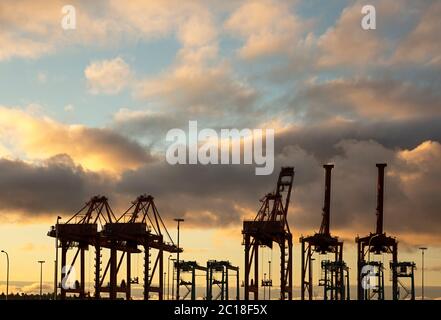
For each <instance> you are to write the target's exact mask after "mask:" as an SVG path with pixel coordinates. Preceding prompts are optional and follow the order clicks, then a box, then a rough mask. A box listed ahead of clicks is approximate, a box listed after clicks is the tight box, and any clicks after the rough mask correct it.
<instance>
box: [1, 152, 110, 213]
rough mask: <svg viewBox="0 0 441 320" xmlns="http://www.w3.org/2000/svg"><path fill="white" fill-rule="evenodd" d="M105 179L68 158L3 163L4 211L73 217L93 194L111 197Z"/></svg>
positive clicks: (2, 203)
mask: <svg viewBox="0 0 441 320" xmlns="http://www.w3.org/2000/svg"><path fill="white" fill-rule="evenodd" d="M109 181H110V180H109V179H108V178H106V177H105V176H103V175H100V174H97V173H92V172H89V171H85V170H83V169H82V168H81V167H79V166H75V165H74V164H73V162H72V159H71V158H70V157H69V156H67V155H58V156H55V157H52V158H50V159H48V160H46V161H45V162H44V163H42V164H40V165H31V164H28V163H25V162H23V161H19V160H6V159H0V211H2V212H11V213H17V212H25V213H26V215H27V216H30V217H32V216H36V215H42V214H64V213H69V214H72V213H73V212H74V211H75V210H76V209H78V208H79V207H81V206H82V204H83V203H84V202H85V201H86V200H87V199H88V198H89V197H90V196H91V195H93V194H99V193H107V192H108V191H109V188H110V187H111V185H110V184H109Z"/></svg>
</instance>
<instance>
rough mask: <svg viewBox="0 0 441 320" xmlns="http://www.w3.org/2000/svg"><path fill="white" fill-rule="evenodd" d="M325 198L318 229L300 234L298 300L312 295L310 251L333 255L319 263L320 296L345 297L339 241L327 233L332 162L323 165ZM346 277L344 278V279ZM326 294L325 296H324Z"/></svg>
mask: <svg viewBox="0 0 441 320" xmlns="http://www.w3.org/2000/svg"><path fill="white" fill-rule="evenodd" d="M323 168H324V169H325V199H324V205H323V213H322V216H323V218H322V223H321V226H320V231H319V232H318V233H316V234H314V235H313V236H308V237H301V238H300V243H301V247H302V248H301V250H302V252H301V263H302V270H301V299H302V300H305V298H306V297H305V296H306V295H307V299H309V300H312V298H313V277H312V271H313V268H312V261H313V254H314V253H315V252H316V253H318V254H328V253H332V254H333V255H334V259H333V260H326V261H323V262H322V264H321V268H322V274H323V278H322V279H321V281H320V282H319V284H320V285H322V286H323V287H324V299H325V300H327V299H330V300H344V299H349V285H348V283H347V281H348V280H349V276H348V270H349V269H348V267H347V266H346V264H345V263H344V261H343V242H342V241H340V240H339V239H338V237H334V236H332V235H331V233H330V219H331V171H332V169H333V168H334V165H332V164H325V165H324V166H323ZM345 280H346V281H345ZM328 293H329V295H328Z"/></svg>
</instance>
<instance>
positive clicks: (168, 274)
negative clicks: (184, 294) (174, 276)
mask: <svg viewBox="0 0 441 320" xmlns="http://www.w3.org/2000/svg"><path fill="white" fill-rule="evenodd" d="M171 257H172V255H169V256H168V259H167V300H170V259H171Z"/></svg>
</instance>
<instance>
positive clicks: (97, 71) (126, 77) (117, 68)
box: [84, 57, 131, 94]
mask: <svg viewBox="0 0 441 320" xmlns="http://www.w3.org/2000/svg"><path fill="white" fill-rule="evenodd" d="M130 74H131V71H130V67H129V65H128V64H127V63H126V62H125V61H124V60H123V59H122V58H121V57H117V58H114V59H111V60H101V61H94V62H92V63H90V64H89V65H88V66H87V68H86V69H85V70H84V75H85V77H86V80H87V84H88V87H89V92H90V93H92V94H100V93H104V94H117V93H119V92H120V91H121V90H122V89H124V88H125V87H126V86H127V84H128V82H129V81H130Z"/></svg>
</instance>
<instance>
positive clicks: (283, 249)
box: [242, 167, 294, 300]
mask: <svg viewBox="0 0 441 320" xmlns="http://www.w3.org/2000/svg"><path fill="white" fill-rule="evenodd" d="M293 181H294V168H293V167H282V169H281V171H280V174H279V178H278V180H277V187H276V191H275V192H273V193H268V194H266V195H265V197H264V198H263V199H262V200H261V203H262V205H261V207H260V209H259V212H258V213H257V215H256V217H255V218H254V220H252V221H244V222H243V229H242V234H243V240H244V241H243V244H244V245H245V282H244V287H245V300H249V299H250V293H253V294H254V299H255V300H258V296H259V294H258V290H259V246H266V247H268V248H271V249H272V247H273V242H275V243H277V244H278V245H279V247H280V299H281V300H285V299H289V300H291V299H292V289H293V285H292V234H291V231H290V229H289V225H288V220H287V215H288V208H289V201H290V197H291V189H292V184H293ZM253 264H254V266H253ZM252 268H253V269H254V274H253V279H250V278H251V270H252Z"/></svg>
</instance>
